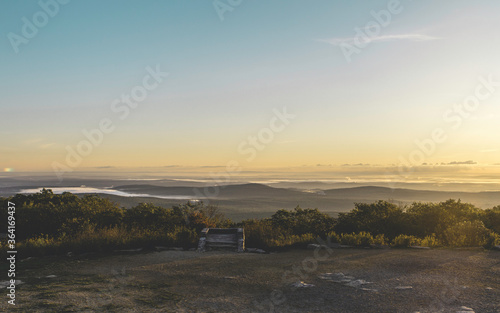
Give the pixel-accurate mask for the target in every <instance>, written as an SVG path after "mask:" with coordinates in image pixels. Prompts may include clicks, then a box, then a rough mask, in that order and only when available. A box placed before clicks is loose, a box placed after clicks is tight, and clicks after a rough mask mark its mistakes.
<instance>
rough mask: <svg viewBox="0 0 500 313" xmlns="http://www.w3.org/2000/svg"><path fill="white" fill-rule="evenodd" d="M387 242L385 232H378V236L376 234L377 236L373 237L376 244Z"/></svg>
mask: <svg viewBox="0 0 500 313" xmlns="http://www.w3.org/2000/svg"><path fill="white" fill-rule="evenodd" d="M387 242H388V241H387V238H386V237H385V235H384V234H378V235H377V236H375V238H373V244H376V245H385V244H387Z"/></svg>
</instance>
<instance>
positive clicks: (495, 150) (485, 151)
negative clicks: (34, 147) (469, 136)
mask: <svg viewBox="0 0 500 313" xmlns="http://www.w3.org/2000/svg"><path fill="white" fill-rule="evenodd" d="M497 151H500V149H484V150H481V151H479V152H481V153H489V152H497Z"/></svg>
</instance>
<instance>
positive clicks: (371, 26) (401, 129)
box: [0, 0, 500, 171]
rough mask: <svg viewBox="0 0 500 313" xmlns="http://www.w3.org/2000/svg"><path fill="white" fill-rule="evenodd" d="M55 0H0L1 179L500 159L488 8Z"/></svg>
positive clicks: (497, 44) (494, 48) (499, 89)
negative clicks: (69, 172) (109, 170)
mask: <svg viewBox="0 0 500 313" xmlns="http://www.w3.org/2000/svg"><path fill="white" fill-rule="evenodd" d="M54 1H55V0H54ZM54 1H50V0H42V1H40V2H36V1H2V3H1V4H0V29H1V36H2V38H3V39H2V40H1V41H0V70H1V71H0V86H1V87H0V88H1V98H0V110H1V111H0V116H1V123H0V136H1V137H0V167H1V168H3V169H4V171H32V170H35V171H50V170H51V169H52V166H53V165H54V164H55V163H54V162H57V164H60V165H64V166H67V167H69V168H77V169H84V168H92V167H105V166H119V167H122V166H127V167H140V166H169V165H181V166H213V165H226V164H227V163H228V162H230V161H232V160H235V161H237V162H238V164H239V165H241V166H243V167H244V168H253V167H267V166H269V167H276V166H301V165H311V166H312V165H314V166H316V165H317V164H323V165H328V164H332V165H339V166H340V165H342V164H346V163H349V164H357V163H363V164H379V165H390V164H396V165H397V164H399V163H405V162H409V164H411V165H420V164H421V163H428V164H436V163H439V164H441V163H452V165H453V162H456V163H464V162H465V163H467V162H468V163H471V164H476V163H477V165H487V164H489V165H493V164H495V163H499V162H500V136H499V131H500V126H499V125H500V123H499V121H500V83H497V82H500V58H499V57H498V56H499V55H500V53H499V52H500V36H498V34H497V32H498V30H499V29H500V19H499V18H498V17H499V16H500V2H498V1H494V0H491V1H473V2H472V1H401V2H397V1H396V2H394V1H363V2H361V1H356V2H354V1H293V0H282V1H249V0H242V1H241V4H239V5H235V6H231V5H230V4H228V3H233V4H237V3H238V1H236V0H233V1H231V2H228V1H227V0H220V1H219V2H215V5H214V3H213V2H212V1H77V0H73V1H69V3H67V4H60V3H59V2H54ZM61 2H63V1H62V0H61ZM44 3H47V5H44ZM54 3H56V4H57V7H56V6H55V5H54ZM44 7H45V10H46V11H47V13H46V11H44ZM218 10H219V11H218ZM382 10H383V12H381V11H382ZM51 15H52V16H51ZM221 17H222V18H221ZM37 25H39V26H40V27H38V26H37ZM360 33H364V34H365V35H363V36H365V37H364V39H363V38H362V36H361V35H359V34H360ZM366 33H369V34H368V35H366ZM366 39H368V40H366ZM154 71H157V72H158V71H160V72H168V76H166V75H165V74H159V75H160V76H158V74H156V76H154V77H153V76H151V74H150V73H151V72H154ZM155 77H156V80H155ZM488 80H489V81H490V82H489V83H488V82H487V81H488ZM146 87H147V88H148V89H150V90H147V89H146ZM144 91H146V93H145V94H144V93H141V92H144ZM134 93H135V95H136V100H137V99H140V101H139V100H137V101H136V100H134V101H132V100H131V101H132V102H131V104H130V105H129V104H127V103H126V102H125V100H123V98H122V95H125V96H127V95H132V94H134ZM141 97H142V98H141ZM130 106H132V107H130ZM127 110H128V113H127V112H126V111H127ZM283 110H285V111H286V112H287V113H283ZM276 112H281V113H279V114H278V115H277V113H276ZM287 114H288V115H290V117H289V118H288V119H287V118H286V117H283V115H287ZM292 116H293V117H292ZM103 121H104V122H103ZM100 123H104V124H106V123H107V124H106V126H105V127H104V128H105V129H107V130H109V131H108V133H103V136H102V142H101V137H100V136H99V135H95V136H96V137H94V139H95V142H94V143H90V144H91V147H90V150H85V149H87V148H89V147H88V144H89V142H87V143H82V142H84V141H85V140H87V139H86V137H85V135H84V134H83V133H82V131H84V130H88V131H90V130H92V129H96V128H98V127H99V124H100ZM110 123H111V124H110ZM94 134H97V133H95V132H94ZM433 134H434V138H433ZM249 136H251V137H254V139H255V140H253V141H252V139H250V138H249ZM416 140H419V141H420V142H421V144H420V145H419V144H417V143H416V142H415V141H416ZM79 145H80V149H83V150H81V151H85V153H83V155H82V153H80V157H81V160H80V161H79V162H74V163H75V164H76V163H78V165H76V166H73V165H75V164H73V165H72V164H70V163H71V162H68V148H69V151H77V150H78V147H79ZM87 151H89V152H88V153H87ZM75 153H78V152H75ZM71 160H72V159H71V158H70V159H69V161H71ZM73 161H74V160H73ZM470 161H472V162H470ZM466 165H467V164H466Z"/></svg>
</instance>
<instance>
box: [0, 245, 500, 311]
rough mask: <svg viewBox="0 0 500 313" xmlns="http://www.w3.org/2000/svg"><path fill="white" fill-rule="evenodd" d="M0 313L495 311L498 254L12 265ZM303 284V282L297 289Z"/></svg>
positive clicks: (216, 254)
mask: <svg viewBox="0 0 500 313" xmlns="http://www.w3.org/2000/svg"><path fill="white" fill-rule="evenodd" d="M18 262H19V264H18V279H20V280H21V281H22V282H23V284H20V285H18V287H17V292H16V294H17V305H16V307H15V309H14V308H12V306H8V305H7V298H5V300H4V301H3V302H2V303H0V311H1V312H8V311H12V312H422V313H423V312H500V252H498V251H485V250H483V249H480V248H474V249H432V250H423V249H422V250H420V249H333V250H326V249H321V250H293V251H288V252H282V253H271V254H251V253H243V254H238V253H232V252H223V251H212V252H207V253H197V252H194V251H163V252H149V253H147V252H139V253H137V252H135V253H130V254H124V253H120V254H115V255H111V256H110V255H108V256H98V255H86V256H73V257H67V256H65V257H45V258H33V259H29V260H25V261H23V262H21V261H18ZM300 282H302V283H300Z"/></svg>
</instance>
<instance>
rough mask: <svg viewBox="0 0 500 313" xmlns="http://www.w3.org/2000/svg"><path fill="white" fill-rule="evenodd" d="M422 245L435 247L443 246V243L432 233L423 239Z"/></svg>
mask: <svg viewBox="0 0 500 313" xmlns="http://www.w3.org/2000/svg"><path fill="white" fill-rule="evenodd" d="M420 245H421V246H422V247H430V248H434V247H439V246H441V243H440V242H439V240H438V239H437V238H436V235H434V234H432V235H429V236H425V238H424V239H422V241H421V242H420Z"/></svg>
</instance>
